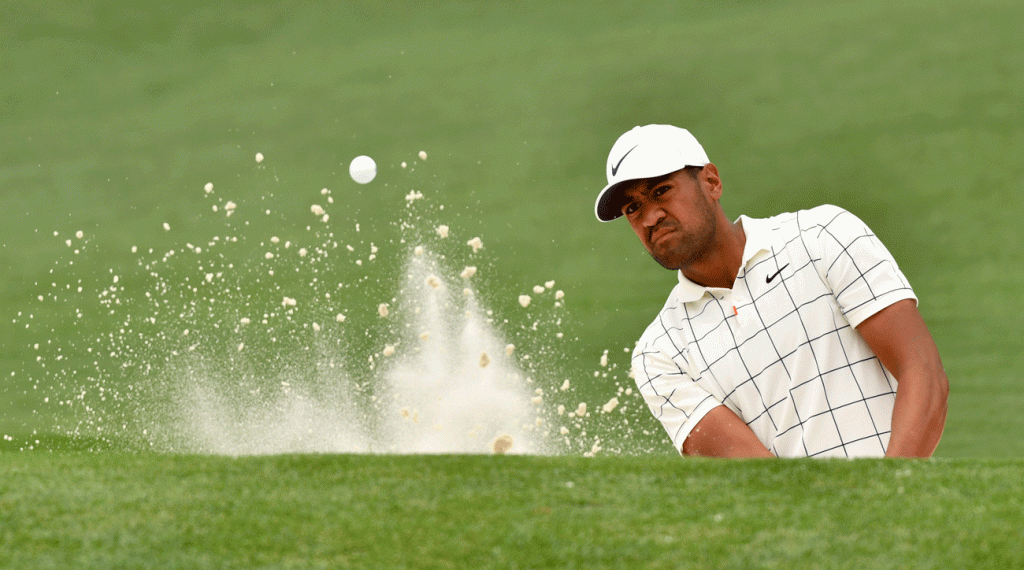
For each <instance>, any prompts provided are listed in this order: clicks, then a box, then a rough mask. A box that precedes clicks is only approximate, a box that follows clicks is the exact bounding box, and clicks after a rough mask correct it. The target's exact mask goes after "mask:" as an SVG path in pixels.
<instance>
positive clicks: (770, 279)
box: [765, 263, 789, 283]
mask: <svg viewBox="0 0 1024 570" xmlns="http://www.w3.org/2000/svg"><path fill="white" fill-rule="evenodd" d="M787 267H789V264H788V263H787V264H785V265H783V266H782V267H780V268H779V270H778V271H776V272H775V274H774V275H772V276H770V277H768V280H767V281H765V283H771V282H772V279H775V278H776V277H778V276H779V274H781V273H782V270H783V269H785V268H787Z"/></svg>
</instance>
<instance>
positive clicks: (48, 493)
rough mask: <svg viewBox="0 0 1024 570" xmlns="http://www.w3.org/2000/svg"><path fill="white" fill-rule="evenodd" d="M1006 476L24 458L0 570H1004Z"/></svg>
mask: <svg viewBox="0 0 1024 570" xmlns="http://www.w3.org/2000/svg"><path fill="white" fill-rule="evenodd" d="M1022 481H1024V471H1022V465H1021V463H1020V462H1019V461H1007V460H988V461H976V460H971V461H966V460H936V461H925V462H921V461H877V460H870V461H852V462H851V461H811V460H800V461H786V462H758V461H739V462H723V461H699V460H698V461H688V462H680V461H679V460H678V459H676V458H622V457H619V458H604V459H601V458H595V459H592V460H587V459H583V458H530V457H472V456H435V457H407V456H391V457H387V456H384V457H381V456H378V457H363V456H322V457H316V456H313V457H310V456H306V457H294V456H283V457H265V458H240V459H230V458H214V457H192V456H170V455H116V454H99V455H96V454H90V455H80V454H64V455H50V454H38V453H37V454H20V455H17V456H13V457H6V458H4V460H3V462H2V464H0V497H2V499H0V501H2V506H3V508H2V509H0V529H2V530H0V567H3V568H69V567H72V568H82V569H87V568H197V569H198V568H268V569H269V568H708V567H716V568H864V569H874V568H999V569H1002V568H1015V567H1019V566H1020V565H1021V564H1024V553H1022V552H1021V551H1020V549H1019V545H1020V543H1021V540H1022V539H1024V534H1022V530H1021V528H1020V525H1019V520H1018V518H1019V514H1020V511H1021V508H1022V507H1024V505H1022V499H1021V497H1022V496H1024V486H1022Z"/></svg>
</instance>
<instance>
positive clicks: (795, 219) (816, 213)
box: [762, 204, 852, 231]
mask: <svg viewBox="0 0 1024 570" xmlns="http://www.w3.org/2000/svg"><path fill="white" fill-rule="evenodd" d="M847 215H852V214H850V212H848V211H847V210H846V209H844V208H841V207H839V206H835V205H833V204H822V205H820V206H815V207H813V208H808V209H806V210H797V211H795V212H784V213H781V214H776V215H774V216H772V217H770V218H765V219H764V220H762V221H763V222H764V223H766V224H769V225H772V226H775V227H777V228H792V229H793V230H795V231H807V230H809V229H812V228H815V227H821V226H827V225H829V224H830V223H832V222H833V221H835V220H836V219H839V218H843V217H844V216H847Z"/></svg>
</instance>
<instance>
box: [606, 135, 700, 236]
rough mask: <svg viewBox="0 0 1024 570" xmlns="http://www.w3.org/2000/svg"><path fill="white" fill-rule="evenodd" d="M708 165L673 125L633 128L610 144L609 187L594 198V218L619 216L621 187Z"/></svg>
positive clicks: (689, 138) (689, 137) (693, 141)
mask: <svg viewBox="0 0 1024 570" xmlns="http://www.w3.org/2000/svg"><path fill="white" fill-rule="evenodd" d="M709 162H711V161H710V160H708V155H707V154H706V153H705V152H704V147H702V146H700V143H699V142H697V139H695V138H693V135H691V134H690V131H688V130H686V129H680V128H679V127H673V126H672V125H646V126H643V127H633V128H632V129H631V130H629V131H627V132H626V133H625V134H623V135H622V136H621V137H619V140H617V141H615V144H614V145H612V150H611V152H610V153H608V166H607V174H608V185H607V186H605V187H604V190H601V193H600V194H598V195H597V202H596V203H595V204H594V212H595V213H596V214H597V219H599V220H601V221H602V222H610V221H612V220H614V219H615V218H618V217H619V216H621V215H622V201H621V200H622V196H621V195H622V189H623V187H622V186H621V184H622V183H623V182H627V181H629V180H640V179H642V178H656V177H658V176H664V175H666V174H671V173H673V172H675V171H677V170H681V169H683V168H686V167H687V166H704V165H705V164H707V163H709Z"/></svg>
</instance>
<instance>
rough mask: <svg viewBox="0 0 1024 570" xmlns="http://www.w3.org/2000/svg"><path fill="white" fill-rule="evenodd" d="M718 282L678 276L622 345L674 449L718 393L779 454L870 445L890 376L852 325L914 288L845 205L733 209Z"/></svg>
mask: <svg viewBox="0 0 1024 570" xmlns="http://www.w3.org/2000/svg"><path fill="white" fill-rule="evenodd" d="M739 222H740V223H741V224H742V226H743V231H744V233H745V234H746V246H745V247H744V250H743V262H742V264H741V266H740V270H739V273H738V275H737V277H736V281H735V283H734V284H733V287H732V289H720V288H705V287H702V286H700V285H697V284H695V283H693V282H691V281H690V280H688V279H687V278H686V277H684V276H683V274H682V272H680V273H679V284H678V285H676V286H675V288H674V289H673V290H672V293H671V294H670V295H669V298H668V301H667V302H666V303H665V307H664V308H663V309H662V310H661V312H660V313H659V314H658V317H657V318H656V319H655V320H654V322H653V323H651V325H650V326H649V327H648V328H647V330H646V331H645V332H644V334H643V336H642V337H641V338H640V341H639V343H638V344H637V347H636V350H634V351H633V360H632V364H633V372H634V375H635V378H636V383H637V386H638V387H639V389H640V393H641V394H643V396H644V399H645V400H646V402H647V405H648V406H649V407H650V409H651V412H652V413H653V414H654V416H655V417H656V418H658V419H659V420H661V422H662V424H663V425H664V427H665V429H666V431H668V434H669V436H670V437H671V438H672V442H673V444H674V445H675V447H676V449H677V450H679V451H680V452H681V451H682V447H683V442H684V441H685V440H686V437H687V436H688V435H689V434H690V431H691V430H692V429H693V428H694V426H695V425H697V422H699V421H700V420H701V418H703V417H704V415H705V414H707V413H708V411H710V410H711V409H713V408H714V407H716V406H719V405H725V406H727V407H728V408H729V409H731V410H732V411H733V412H735V413H736V414H737V415H738V416H739V417H740V418H742V419H743V421H744V422H746V423H747V425H748V426H750V428H751V430H753V432H754V434H756V435H757V438H758V439H760V440H761V442H762V443H764V445H765V447H767V448H768V449H769V450H771V452H772V453H774V454H775V455H777V456H779V457H804V456H811V457H865V456H868V457H870V456H882V455H884V454H885V448H886V446H887V445H888V443H889V432H890V428H891V423H892V408H893V402H894V401H895V398H896V380H895V378H894V377H893V376H892V375H891V374H890V373H889V371H888V370H886V369H885V368H884V367H883V366H882V364H881V363H880V362H879V361H878V359H877V358H876V357H875V355H874V353H873V352H872V351H871V349H870V348H869V347H868V345H867V343H866V342H865V341H864V339H863V338H862V337H861V336H860V333H858V332H857V331H856V329H855V328H854V327H856V326H857V325H859V324H860V323H861V322H863V321H864V320H865V319H867V318H868V317H870V316H871V315H873V314H875V313H877V312H878V311H880V310H882V309H884V308H885V307H888V306H889V305H891V304H893V303H895V302H897V301H900V300H902V299H914V300H915V302H916V301H917V297H916V296H915V295H914V292H913V290H912V289H911V288H910V284H909V283H908V282H907V279H906V278H905V277H904V276H903V273H902V272H901V271H900V270H899V267H897V265H896V261H895V260H894V259H893V257H892V255H891V254H890V253H889V251H888V250H887V249H886V248H885V246H884V245H882V243H881V242H880V241H879V240H878V238H876V237H875V235H874V233H872V232H871V230H870V229H869V228H868V227H867V226H866V225H865V224H864V222H862V221H860V219H858V218H857V217H856V216H854V215H853V214H851V213H849V212H847V211H846V210H843V209H842V208H839V207H836V206H828V205H826V206H819V207H817V208H814V209H811V210H803V211H800V212H797V213H786V214H780V215H778V216H775V217H772V218H767V219H752V218H748V217H746V216H740V219H739Z"/></svg>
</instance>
